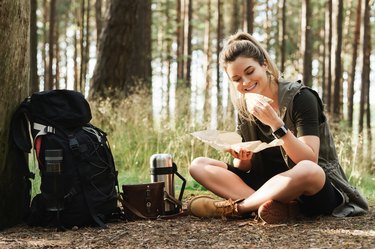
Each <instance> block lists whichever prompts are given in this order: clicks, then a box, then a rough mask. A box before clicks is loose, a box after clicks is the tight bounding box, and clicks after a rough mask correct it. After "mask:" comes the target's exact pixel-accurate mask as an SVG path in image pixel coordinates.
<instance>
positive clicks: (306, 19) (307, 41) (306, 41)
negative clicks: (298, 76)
mask: <svg viewBox="0 0 375 249" xmlns="http://www.w3.org/2000/svg"><path fill="white" fill-rule="evenodd" d="M310 19H311V9H310V0H304V1H303V4H302V18H301V26H302V42H301V50H302V53H301V54H302V56H303V82H304V84H305V85H307V86H310V87H311V86H312V73H311V71H312V37H311V26H310Z"/></svg>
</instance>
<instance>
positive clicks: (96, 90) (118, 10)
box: [90, 0, 151, 97]
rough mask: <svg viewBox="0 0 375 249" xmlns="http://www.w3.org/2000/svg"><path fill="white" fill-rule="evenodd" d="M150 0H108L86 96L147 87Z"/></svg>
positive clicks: (125, 93) (132, 91)
mask: <svg viewBox="0 0 375 249" xmlns="http://www.w3.org/2000/svg"><path fill="white" fill-rule="evenodd" d="M150 80H151V0H147V1H146V0H136V1H135V0H133V1H123V0H112V2H111V5H110V10H109V14H108V16H107V20H106V23H105V26H104V27H103V32H102V36H101V40H100V45H99V52H98V60H97V63H96V66H95V70H94V76H93V78H92V87H91V88H90V96H91V97H92V96H94V95H96V96H102V97H104V96H108V94H112V93H114V92H116V93H120V94H121V95H123V96H128V95H130V94H132V93H134V91H135V90H136V89H135V88H136V87H137V88H145V87H147V88H148V89H150V88H151V84H150V82H151V81H150Z"/></svg>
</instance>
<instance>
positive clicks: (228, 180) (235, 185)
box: [189, 157, 325, 213]
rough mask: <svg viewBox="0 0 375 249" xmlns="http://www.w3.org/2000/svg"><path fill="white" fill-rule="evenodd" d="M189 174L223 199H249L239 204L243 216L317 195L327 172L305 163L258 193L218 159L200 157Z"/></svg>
mask: <svg viewBox="0 0 375 249" xmlns="http://www.w3.org/2000/svg"><path fill="white" fill-rule="evenodd" d="M189 172H190V174H191V176H192V177H193V178H194V179H195V180H197V181H198V182H199V183H200V184H202V185H203V186H204V187H206V188H207V189H208V190H210V191H212V192H213V193H215V194H216V195H218V196H220V197H223V198H226V199H229V198H231V199H232V200H237V199H242V198H246V199H245V200H244V201H243V202H241V203H239V204H238V211H239V212H240V213H248V212H251V211H256V210H257V209H258V208H259V206H260V205H262V204H263V203H264V202H266V201H268V200H277V201H281V202H288V201H291V200H295V199H296V198H298V197H299V196H300V195H302V194H305V195H314V194H316V193H317V192H319V191H320V190H321V189H322V187H323V186H324V182H325V173H324V171H323V169H322V168H321V167H320V166H319V165H317V164H316V163H314V162H312V161H301V162H300V163H298V164H297V165H296V166H294V167H293V168H292V169H290V170H287V171H285V172H283V173H281V174H278V175H275V176H274V177H272V178H271V179H269V180H268V181H267V182H266V183H265V184H264V185H263V186H262V187H261V188H259V189H258V190H257V191H254V190H253V189H252V188H250V187H249V186H248V185H247V184H245V183H244V182H243V181H242V180H241V178H239V177H238V176H237V175H236V174H234V173H233V172H231V171H229V170H227V165H226V164H225V163H224V162H221V161H218V160H214V159H210V158H205V157H199V158H196V159H194V160H193V162H192V164H191V166H190V168H189Z"/></svg>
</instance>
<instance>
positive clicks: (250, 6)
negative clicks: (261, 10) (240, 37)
mask: <svg viewBox="0 0 375 249" xmlns="http://www.w3.org/2000/svg"><path fill="white" fill-rule="evenodd" d="M246 9H247V11H246V12H247V15H246V24H247V27H246V30H247V32H248V33H249V34H252V33H253V32H254V0H246Z"/></svg>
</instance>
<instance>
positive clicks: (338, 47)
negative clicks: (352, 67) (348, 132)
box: [333, 0, 343, 121]
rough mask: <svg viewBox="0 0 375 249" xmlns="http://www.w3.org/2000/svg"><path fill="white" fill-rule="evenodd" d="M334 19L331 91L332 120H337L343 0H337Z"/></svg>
mask: <svg viewBox="0 0 375 249" xmlns="http://www.w3.org/2000/svg"><path fill="white" fill-rule="evenodd" d="M336 7H337V12H336V14H337V19H336V25H337V26H336V32H337V33H336V35H337V36H336V38H337V39H336V42H337V44H336V47H335V48H336V50H335V81H334V92H333V120H334V121H339V120H340V118H341V117H340V115H341V111H340V110H341V109H340V107H341V106H342V105H341V102H342V101H341V90H342V68H341V48H342V21H343V0H337V3H336Z"/></svg>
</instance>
